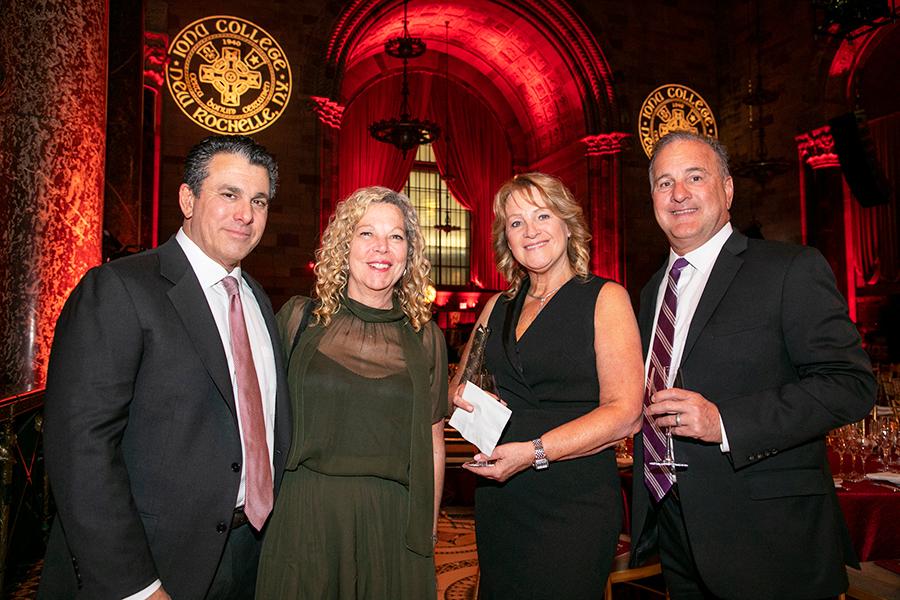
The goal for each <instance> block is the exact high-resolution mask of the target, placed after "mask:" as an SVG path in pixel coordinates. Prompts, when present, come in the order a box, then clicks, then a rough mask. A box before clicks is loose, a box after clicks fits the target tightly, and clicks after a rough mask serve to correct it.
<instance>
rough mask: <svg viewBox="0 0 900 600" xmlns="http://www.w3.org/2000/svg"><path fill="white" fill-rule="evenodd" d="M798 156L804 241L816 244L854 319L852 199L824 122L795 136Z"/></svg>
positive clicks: (812, 244)
mask: <svg viewBox="0 0 900 600" xmlns="http://www.w3.org/2000/svg"><path fill="white" fill-rule="evenodd" d="M794 139H795V140H796V142H797V152H798V154H799V156H800V219H801V228H802V233H803V243H804V244H809V245H810V246H814V247H816V248H817V249H818V250H819V251H820V252H822V254H824V255H825V258H826V259H827V260H828V262H829V264H830V265H831V269H832V270H833V271H834V276H835V279H837V284H838V288H839V289H840V290H841V292H843V293H844V297H845V298H846V299H847V305H848V307H849V310H850V318H851V319H852V320H854V321H855V320H856V278H855V276H854V266H855V265H854V260H855V258H854V257H855V256H856V248H855V243H854V236H853V216H852V213H853V211H852V209H851V203H852V202H853V198H852V196H851V194H850V190H849V188H848V187H847V184H846V183H845V182H844V177H843V174H842V173H841V163H840V161H839V159H838V155H837V151H836V150H835V149H834V139H833V138H832V137H831V129H830V128H829V127H828V126H827V125H826V126H824V127H819V128H818V129H814V130H812V131H809V132H807V133H803V134H800V135H798V136H797V137H796V138H794Z"/></svg>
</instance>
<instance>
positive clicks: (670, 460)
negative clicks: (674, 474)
mask: <svg viewBox="0 0 900 600" xmlns="http://www.w3.org/2000/svg"><path fill="white" fill-rule="evenodd" d="M655 375H656V369H655V368H654V367H652V366H651V367H650V396H651V397H652V396H653V394H655V393H656V392H657V391H658V390H657V389H656V377H655ZM676 379H677V376H676ZM662 380H663V382H664V385H668V381H669V369H667V368H665V367H663V369H662ZM678 387H681V386H678ZM663 389H665V388H663ZM647 464H648V465H650V466H651V467H668V468H670V469H686V468H687V464H686V463H678V462H675V442H674V441H673V440H672V431H671V427H666V455H665V456H664V457H663V459H662V460H660V461H651V462H648V463H647Z"/></svg>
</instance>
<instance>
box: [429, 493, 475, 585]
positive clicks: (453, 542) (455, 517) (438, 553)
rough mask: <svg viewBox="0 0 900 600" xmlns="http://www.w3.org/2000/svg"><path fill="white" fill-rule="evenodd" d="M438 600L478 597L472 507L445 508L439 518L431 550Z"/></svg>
mask: <svg viewBox="0 0 900 600" xmlns="http://www.w3.org/2000/svg"><path fill="white" fill-rule="evenodd" d="M434 566H435V570H436V571H437V588H438V594H437V596H438V600H475V598H477V596H478V555H477V553H476V550H475V518H474V517H473V516H472V509H471V508H446V509H444V510H442V511H441V516H440V518H439V519H438V542H437V546H435V549H434Z"/></svg>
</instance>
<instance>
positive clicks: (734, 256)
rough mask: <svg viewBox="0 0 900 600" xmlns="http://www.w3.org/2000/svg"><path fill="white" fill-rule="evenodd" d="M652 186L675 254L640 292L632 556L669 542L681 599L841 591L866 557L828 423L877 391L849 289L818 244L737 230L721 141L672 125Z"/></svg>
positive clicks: (861, 407)
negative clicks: (857, 547) (842, 289)
mask: <svg viewBox="0 0 900 600" xmlns="http://www.w3.org/2000/svg"><path fill="white" fill-rule="evenodd" d="M650 190H651V196H652V198H653V208H654V213H655V215H656V220H657V222H658V223H659V226H660V227H661V228H662V230H663V232H664V233H665V234H666V237H667V238H668V240H669V245H670V251H669V256H668V260H667V261H666V264H665V265H664V266H663V268H662V269H660V271H659V272H657V273H656V275H654V276H653V278H652V279H651V280H650V282H649V283H648V284H647V285H646V286H645V287H644V289H643V291H642V293H641V306H640V316H639V324H640V327H641V333H642V339H643V345H644V349H645V352H646V355H645V357H646V360H645V366H646V374H647V384H646V390H647V391H646V393H645V410H644V419H643V426H642V429H641V434H640V435H638V436H636V439H635V477H634V506H633V515H634V517H633V521H634V527H633V532H632V541H633V544H634V547H633V551H632V564H633V565H635V566H636V565H638V564H642V563H643V561H644V560H646V558H647V556H648V554H649V553H651V552H652V551H653V550H654V549H657V548H658V551H659V556H660V560H661V562H662V567H663V575H664V578H665V581H666V585H667V587H668V589H669V592H670V594H671V597H672V598H673V599H682V598H747V599H750V598H753V599H757V600H758V599H766V598H768V599H773V600H774V599H778V600H783V599H788V598H827V597H834V596H836V595H838V594H840V593H841V592H843V591H844V590H846V588H847V575H846V572H845V569H844V565H845V564H849V565H853V566H856V565H857V559H856V556H855V553H854V551H853V548H852V546H851V545H850V541H849V537H848V534H847V530H846V526H845V525H844V522H843V518H842V516H841V513H840V508H839V506H838V503H837V497H836V495H835V492H834V486H833V484H832V480H831V473H830V471H829V468H828V464H827V461H826V455H825V434H826V433H827V432H828V431H829V430H831V429H834V428H836V427H840V426H841V425H844V424H846V423H850V422H854V421H857V420H859V419H861V418H863V417H864V416H865V415H866V414H867V412H868V411H869V410H870V409H871V408H872V405H873V404H874V399H875V394H874V389H875V388H874V379H873V377H872V372H871V365H870V364H869V359H868V357H867V356H866V354H865V352H864V351H863V350H862V348H861V347H860V338H859V334H858V333H857V331H856V328H855V326H854V325H853V323H852V322H851V321H850V320H849V318H848V316H847V305H846V302H845V301H844V299H843V297H841V295H840V293H839V292H838V290H837V287H836V285H835V281H834V276H833V275H832V273H831V269H830V268H829V266H828V264H827V263H826V261H825V259H824V258H823V257H822V255H821V254H820V253H819V252H817V251H816V250H814V249H812V248H807V247H802V246H797V245H791V244H784V243H779V242H770V241H763V240H755V239H748V238H747V237H746V236H744V235H742V234H741V233H739V232H737V231H735V230H733V229H732V226H731V224H730V222H729V221H730V215H729V210H730V208H731V202H732V197H733V195H734V182H733V180H732V178H731V176H730V174H729V170H728V157H727V154H726V152H725V149H724V148H723V147H722V146H721V145H720V144H719V143H718V142H717V141H715V140H712V139H709V138H705V137H702V136H698V135H695V134H692V133H686V132H676V133H672V134H669V135H668V136H666V137H664V138H662V139H661V140H660V141H659V142H658V143H657V145H656V147H655V151H654V154H653V157H652V159H651V161H650ZM667 430H668V432H669V433H670V434H671V436H672V440H673V441H674V444H673V446H672V447H673V452H672V454H674V456H667V454H669V453H667V438H666V431H667ZM671 458H674V460H673V461H667V459H671ZM672 462H674V463H677V464H678V465H680V466H669V465H671V463H672ZM667 463H668V464H667Z"/></svg>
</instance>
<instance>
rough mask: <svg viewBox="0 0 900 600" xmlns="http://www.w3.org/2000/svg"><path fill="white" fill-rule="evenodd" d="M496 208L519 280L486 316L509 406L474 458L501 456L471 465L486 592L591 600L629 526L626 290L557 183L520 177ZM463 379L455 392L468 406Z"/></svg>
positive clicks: (630, 395)
mask: <svg viewBox="0 0 900 600" xmlns="http://www.w3.org/2000/svg"><path fill="white" fill-rule="evenodd" d="M494 215H495V218H494V227H493V234H494V251H495V254H496V258H497V267H498V269H499V270H500V272H501V273H502V274H503V275H504V277H505V278H506V280H507V281H508V282H509V284H510V285H509V288H508V289H507V290H506V291H505V292H504V293H502V294H498V295H497V296H495V297H494V298H492V299H491V300H490V301H489V302H488V303H487V305H486V307H485V310H484V312H483V313H482V314H481V316H480V317H479V320H478V323H479V324H484V325H486V326H488V327H490V330H491V333H490V335H489V337H488V341H487V346H486V351H485V360H486V365H487V368H488V370H489V371H490V372H491V373H492V374H493V375H494V377H495V380H496V384H497V390H498V393H499V396H500V398H501V399H502V400H503V401H504V402H505V403H506V404H507V405H508V406H509V408H510V409H511V410H512V416H511V418H510V421H509V424H508V425H507V427H506V429H505V430H504V432H503V435H502V437H501V438H500V444H499V445H498V446H497V448H496V449H495V450H494V453H493V454H492V455H491V456H485V455H482V454H478V455H476V456H475V460H476V461H486V460H490V461H492V462H493V464H492V466H482V467H478V466H474V465H472V464H470V465H468V466H466V468H467V469H469V470H470V471H472V472H474V473H476V474H477V475H479V476H481V478H480V479H479V485H478V488H477V490H476V493H475V526H476V538H477V540H478V560H479V566H480V568H481V583H480V591H481V598H482V599H483V600H491V599H498V598H503V599H506V598H508V599H516V600H524V599H529V598H534V599H538V598H548V599H549V598H566V599H567V600H577V599H580V598H585V599H586V598H596V597H598V595H599V594H602V590H603V586H604V584H605V582H606V577H607V574H608V572H609V568H610V565H611V562H612V558H613V554H614V552H615V548H616V541H617V538H618V534H619V532H620V530H621V525H622V497H621V491H620V484H619V477H618V472H617V469H616V461H615V455H614V452H613V450H612V448H611V447H612V446H614V445H615V444H616V443H617V442H618V441H620V440H622V439H623V438H625V437H627V436H629V435H631V434H633V433H635V432H636V431H637V430H638V429H639V427H640V416H641V390H642V361H641V346H640V338H639V335H638V328H637V324H636V322H635V318H634V313H633V311H632V308H631V302H630V300H629V298H628V293H627V292H626V291H625V289H624V288H623V287H622V286H620V285H618V284H617V283H614V282H612V281H608V280H605V279H602V278H600V277H595V276H593V275H591V274H590V273H589V271H588V265H589V253H588V240H589V239H590V236H589V234H588V231H587V226H586V224H585V221H584V217H583V215H582V211H581V208H580V207H579V205H578V203H577V202H575V200H574V199H573V197H572V195H571V193H570V192H569V191H568V190H567V189H566V188H565V186H564V185H563V184H562V183H561V182H560V181H559V180H558V179H556V178H554V177H550V176H548V175H543V174H540V173H527V174H524V175H517V176H516V177H514V178H513V179H512V180H510V181H508V182H507V183H506V184H504V185H503V187H501V188H500V191H499V192H498V193H497V195H496V197H495V199H494ZM470 344H471V341H470ZM468 351H469V347H467V348H466V350H465V354H466V355H467V354H468ZM465 359H466V356H463V364H464V361H465ZM459 383H460V382H459V381H458V380H455V381H454V382H453V384H452V385H451V390H453V402H454V403H455V404H456V405H457V406H459V407H461V408H464V409H466V410H471V406H469V405H468V403H467V402H465V401H464V400H462V398H461V397H460V395H459V394H460V391H461V386H459Z"/></svg>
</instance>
